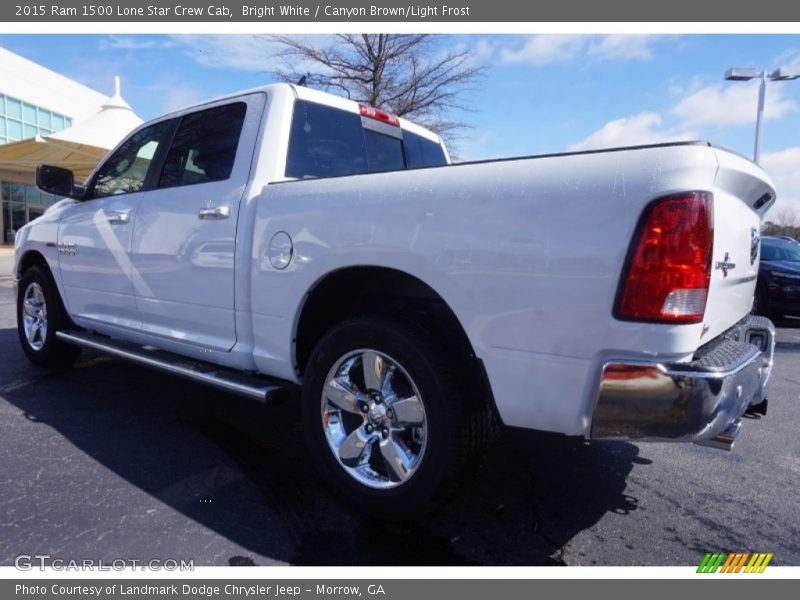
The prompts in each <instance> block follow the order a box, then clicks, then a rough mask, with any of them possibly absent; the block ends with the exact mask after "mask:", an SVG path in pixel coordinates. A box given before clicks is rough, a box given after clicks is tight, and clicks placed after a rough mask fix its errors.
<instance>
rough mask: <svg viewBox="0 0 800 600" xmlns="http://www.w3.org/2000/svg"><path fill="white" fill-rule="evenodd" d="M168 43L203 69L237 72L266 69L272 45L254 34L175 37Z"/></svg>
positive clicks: (268, 67) (268, 68) (267, 69)
mask: <svg viewBox="0 0 800 600" xmlns="http://www.w3.org/2000/svg"><path fill="white" fill-rule="evenodd" d="M171 39H172V41H173V42H174V43H175V44H176V45H177V46H178V47H180V48H182V49H183V50H184V52H185V53H186V55H187V56H189V58H191V59H192V60H194V61H195V62H197V63H198V64H201V65H203V66H206V67H212V68H218V69H227V68H232V69H237V70H240V71H259V72H266V71H269V70H270V55H271V54H272V53H273V51H274V47H273V45H272V44H271V43H270V42H269V41H268V40H267V39H266V38H265V37H264V36H257V35H175V36H172V38H171Z"/></svg>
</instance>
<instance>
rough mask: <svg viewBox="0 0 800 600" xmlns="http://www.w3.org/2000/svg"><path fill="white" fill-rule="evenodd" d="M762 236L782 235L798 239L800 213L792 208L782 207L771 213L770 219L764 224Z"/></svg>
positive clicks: (799, 237) (799, 233)
mask: <svg viewBox="0 0 800 600" xmlns="http://www.w3.org/2000/svg"><path fill="white" fill-rule="evenodd" d="M761 232H762V233H763V234H764V235H784V236H789V237H792V238H794V239H800V213H798V211H797V209H796V208H795V207H794V206H786V205H784V206H782V207H780V208H778V209H775V210H773V211H771V214H770V219H769V220H768V221H765V222H764V225H763V227H762V228H761Z"/></svg>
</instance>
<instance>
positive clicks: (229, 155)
mask: <svg viewBox="0 0 800 600" xmlns="http://www.w3.org/2000/svg"><path fill="white" fill-rule="evenodd" d="M246 112H247V104H245V103H244V102H235V103H233V104H226V105H224V106H216V107H214V108H209V109H206V110H201V111H198V112H194V113H191V114H188V115H186V116H184V117H183V118H182V119H181V122H180V125H179V126H178V130H177V132H176V133H175V137H174V138H173V140H172V145H171V146H170V149H169V153H168V154H167V158H166V160H165V161H164V168H163V169H162V171H161V179H160V180H159V183H158V186H159V187H161V188H166V187H175V186H181V185H192V184H196V183H207V182H210V181H223V180H225V179H228V178H229V177H230V176H231V170H232V169H233V163H234V161H235V160H236V148H237V147H238V145H239V137H240V136H241V133H242V124H243V123H244V117H245V113H246Z"/></svg>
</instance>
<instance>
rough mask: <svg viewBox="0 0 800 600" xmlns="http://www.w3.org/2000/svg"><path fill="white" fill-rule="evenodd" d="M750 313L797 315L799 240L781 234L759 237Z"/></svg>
mask: <svg viewBox="0 0 800 600" xmlns="http://www.w3.org/2000/svg"><path fill="white" fill-rule="evenodd" d="M753 312H755V313H757V314H760V315H767V316H783V315H794V316H800V243H798V242H796V241H794V240H792V239H790V238H783V237H781V238H778V237H770V236H764V237H763V238H761V266H760V267H759V270H758V285H757V286H756V297H755V304H754V305H753Z"/></svg>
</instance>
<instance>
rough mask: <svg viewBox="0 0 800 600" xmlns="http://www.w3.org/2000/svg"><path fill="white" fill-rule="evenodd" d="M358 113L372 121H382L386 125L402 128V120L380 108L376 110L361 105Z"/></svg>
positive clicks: (367, 105)
mask: <svg viewBox="0 0 800 600" xmlns="http://www.w3.org/2000/svg"><path fill="white" fill-rule="evenodd" d="M358 111H359V112H360V113H361V116H362V117H369V118H370V119H375V120H376V121H382V122H384V123H388V124H389V125H394V126H395V127H400V119H398V118H397V117H395V116H394V115H393V114H392V113H388V112H386V111H385V110H381V109H380V108H375V107H374V106H370V105H369V104H359V105H358Z"/></svg>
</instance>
